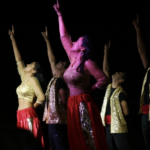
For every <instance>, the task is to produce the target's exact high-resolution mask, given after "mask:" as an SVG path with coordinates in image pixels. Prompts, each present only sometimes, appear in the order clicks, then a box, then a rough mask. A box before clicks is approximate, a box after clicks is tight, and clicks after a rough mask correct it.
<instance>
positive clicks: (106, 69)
mask: <svg viewBox="0 0 150 150" xmlns="http://www.w3.org/2000/svg"><path fill="white" fill-rule="evenodd" d="M109 49H110V41H109V44H105V46H104V60H103V72H104V73H105V75H106V76H107V77H108V79H109V80H110V72H109V62H108V51H109Z"/></svg>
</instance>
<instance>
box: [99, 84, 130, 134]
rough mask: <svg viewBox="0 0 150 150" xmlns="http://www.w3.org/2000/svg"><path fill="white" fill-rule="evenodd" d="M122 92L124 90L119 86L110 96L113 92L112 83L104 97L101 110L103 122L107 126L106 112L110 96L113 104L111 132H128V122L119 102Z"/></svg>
mask: <svg viewBox="0 0 150 150" xmlns="http://www.w3.org/2000/svg"><path fill="white" fill-rule="evenodd" d="M120 92H123V93H125V92H124V90H123V88H122V87H121V86H119V87H118V88H117V89H116V90H115V91H114V92H113V94H112V96H111V97H110V93H111V84H110V85H108V87H107V90H106V94H105V97H104V102H103V105H102V110H101V113H100V115H101V118H102V123H103V125H104V126H105V113H106V108H107V104H108V100H109V97H110V105H111V133H126V132H128V129H127V123H126V121H125V118H124V116H123V113H122V109H121V106H120V102H119V94H120Z"/></svg>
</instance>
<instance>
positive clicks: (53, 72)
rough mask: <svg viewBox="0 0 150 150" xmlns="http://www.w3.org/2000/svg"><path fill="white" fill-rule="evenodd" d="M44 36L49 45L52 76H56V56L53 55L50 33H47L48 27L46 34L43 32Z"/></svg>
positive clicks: (48, 53)
mask: <svg viewBox="0 0 150 150" xmlns="http://www.w3.org/2000/svg"><path fill="white" fill-rule="evenodd" d="M42 35H43V37H44V39H45V41H46V45H47V55H48V59H49V63H50V66H51V69H52V74H53V75H54V74H55V65H56V61H55V56H54V54H53V51H52V48H51V45H50V41H49V39H48V31H47V27H45V32H42Z"/></svg>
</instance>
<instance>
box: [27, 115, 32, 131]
mask: <svg viewBox="0 0 150 150" xmlns="http://www.w3.org/2000/svg"><path fill="white" fill-rule="evenodd" d="M27 122H28V127H29V131H30V132H32V131H33V118H27Z"/></svg>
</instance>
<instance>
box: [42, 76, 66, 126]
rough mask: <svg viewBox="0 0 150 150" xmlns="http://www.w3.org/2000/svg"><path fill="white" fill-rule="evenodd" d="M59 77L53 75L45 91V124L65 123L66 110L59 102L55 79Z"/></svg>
mask: <svg viewBox="0 0 150 150" xmlns="http://www.w3.org/2000/svg"><path fill="white" fill-rule="evenodd" d="M58 78H59V77H53V78H52V79H51V81H50V82H49V85H48V87H47V91H46V94H45V96H46V103H45V109H44V115H43V121H45V120H46V123H47V124H66V123H67V111H66V109H65V108H64V106H63V105H62V103H61V99H60V96H59V91H58V88H57V86H56V81H57V79H58Z"/></svg>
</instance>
